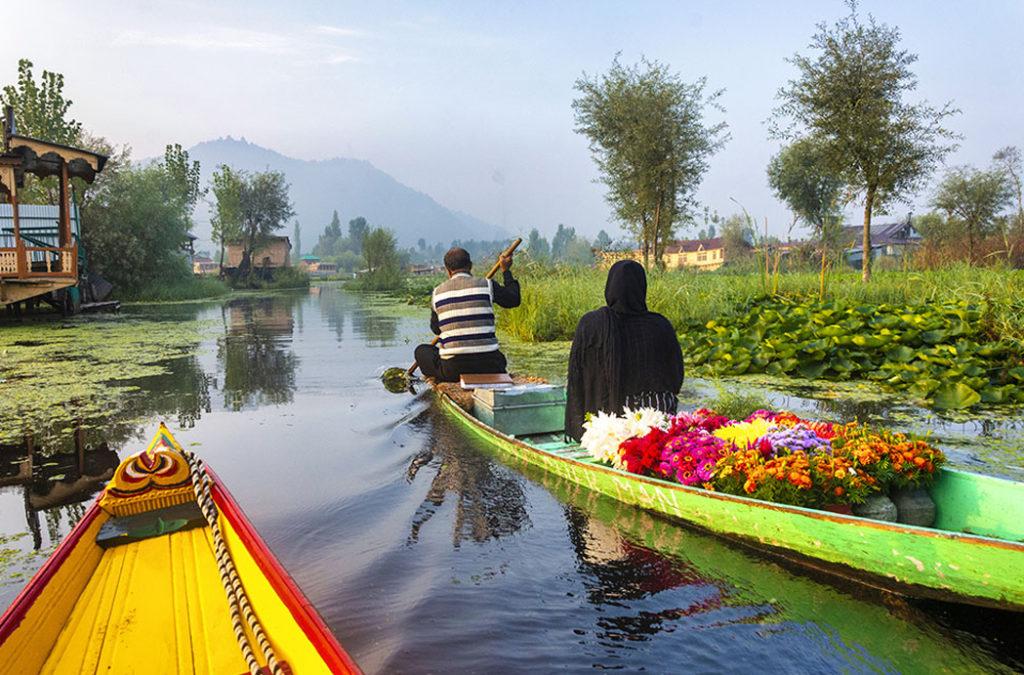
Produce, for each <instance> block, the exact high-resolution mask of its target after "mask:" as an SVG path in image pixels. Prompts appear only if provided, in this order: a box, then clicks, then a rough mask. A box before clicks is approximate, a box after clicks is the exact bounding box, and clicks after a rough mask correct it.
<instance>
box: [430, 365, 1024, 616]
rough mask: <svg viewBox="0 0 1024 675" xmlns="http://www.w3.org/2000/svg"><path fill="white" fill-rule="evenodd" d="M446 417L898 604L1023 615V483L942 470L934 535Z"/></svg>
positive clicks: (456, 407)
mask: <svg viewBox="0 0 1024 675" xmlns="http://www.w3.org/2000/svg"><path fill="white" fill-rule="evenodd" d="M436 393H437V396H438V399H439V401H440V404H441V406H442V408H443V409H444V410H445V411H446V412H448V413H449V414H450V415H451V416H452V417H453V418H454V419H455V420H457V421H458V422H459V423H460V424H461V425H462V426H464V427H465V428H466V429H468V430H469V431H471V432H472V433H473V434H475V435H477V436H479V437H480V438H482V439H484V440H485V441H486V442H487V443H488V444H489V445H490V446H491V447H493V448H494V449H495V450H497V451H498V452H500V453H501V454H503V455H505V456H507V457H511V458H515V459H517V460H521V461H524V462H527V463H529V464H533V465H535V466H538V467H540V468H542V469H544V470H546V471H548V472H550V473H553V474H555V475H558V476H562V477H564V478H566V479H568V480H570V481H573V482H575V483H578V484H580V485H583V486H584V487H587V488H589V489H591V490H593V491H595V492H599V493H603V494H606V495H608V496H610V497H613V498H615V499H617V500H619V501H622V502H626V503H628V504H632V505H634V506H638V507H641V508H644V509H647V510H649V511H652V512H655V513H657V514H660V515H662V516H667V517H669V518H672V519H675V520H679V521H683V522H685V523H688V524H690V525H695V526H697V527H700V528H701V529H704V530H707V531H709V532H712V533H715V534H718V535H721V536H724V537H727V538H730V539H733V540H736V541H739V542H741V543H744V544H750V545H753V546H755V547H757V548H758V549H762V550H767V551H769V552H771V553H773V554H777V555H780V556H782V557H784V558H788V559H792V560H794V561H796V562H799V563H800V564H802V565H805V566H809V567H812V568H815V569H818V570H822V571H826V572H829V573H832V574H837V575H839V576H842V577H846V578H850V579H855V580H857V581H860V582H862V583H866V584H868V585H871V586H875V587H878V588H882V589H886V590H890V591H893V592H896V593H900V594H903V595H908V596H913V597H923V598H933V599H939V600H946V601H952V602H962V603H968V604H974V605H979V606H984V607H994V608H1000V609H1008V610H1013V611H1024V483H1019V482H1014V481H1009V480H1003V479H1000V478H994V477H991V476H983V475H980V474H975V473H969V472H966V471H959V470H954V469H946V468H944V469H942V471H941V475H939V476H938V477H937V478H936V481H935V483H934V485H933V486H932V488H931V490H930V491H931V495H932V498H933V499H934V500H935V503H936V507H937V520H936V523H935V526H934V527H932V528H924V527H915V526H911V525H903V524H899V523H889V522H883V521H879V520H872V519H868V518H859V517H856V516H848V515H843V514H838V513H832V512H827V511H818V510H815V509H807V508H801V507H797V506H788V505H786V504H774V503H770V502H764V501H760V500H757V499H750V498H747V497H741V496H735V495H729V494H723V493H718V492H710V491H707V490H703V489H700V488H694V487H687V486H685V485H681V484H679V483H675V482H670V481H666V480H662V479H659V478H651V477H647V476H639V475H636V474H631V473H628V472H626V471H622V470H619V469H615V468H612V467H610V466H607V465H604V464H602V463H599V462H597V461H596V460H594V459H593V458H591V457H590V455H589V454H587V452H586V451H585V450H583V449H582V448H581V447H580V446H579V445H578V444H573V443H566V442H565V441H564V440H563V434H561V433H554V434H551V433H548V434H542V435H537V436H525V437H520V438H515V437H512V436H508V435H505V434H503V433H501V432H500V431H498V430H496V429H494V428H492V427H489V426H487V425H486V424H484V423H483V422H481V421H480V420H478V419H477V418H476V417H474V416H473V413H472V412H471V406H469V405H467V404H466V401H465V398H464V397H463V396H460V395H459V393H458V392H457V389H453V388H449V387H448V386H446V385H441V386H440V387H438V388H437V390H436Z"/></svg>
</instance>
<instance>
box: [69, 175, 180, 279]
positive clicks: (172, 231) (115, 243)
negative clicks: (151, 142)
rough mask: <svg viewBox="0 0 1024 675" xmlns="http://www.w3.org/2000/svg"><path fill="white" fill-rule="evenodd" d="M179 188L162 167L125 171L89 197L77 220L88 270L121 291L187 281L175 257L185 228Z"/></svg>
mask: <svg viewBox="0 0 1024 675" xmlns="http://www.w3.org/2000/svg"><path fill="white" fill-rule="evenodd" d="M178 187H179V186H177V185H176V184H175V179H174V177H173V176H172V175H171V174H170V173H169V172H168V170H167V167H166V166H165V165H164V164H163V162H157V163H153V164H150V165H148V166H145V167H142V168H126V169H124V170H123V171H121V172H120V173H118V174H116V175H115V178H114V179H113V180H111V181H109V182H107V183H106V184H105V185H104V189H103V190H102V191H101V192H99V193H96V194H94V195H93V198H92V199H91V200H90V202H89V204H88V206H87V207H83V209H82V218H83V220H84V221H87V222H88V224H89V226H88V227H83V228H82V239H83V244H84V245H85V248H86V250H88V251H89V264H90V267H91V268H92V269H93V270H95V271H96V272H97V273H99V274H102V275H103V276H104V277H106V278H107V279H108V280H109V281H110V282H112V283H113V284H114V285H115V286H117V287H119V288H122V289H134V290H136V291H137V290H138V289H139V288H142V287H145V286H147V285H149V284H151V283H154V282H156V281H165V280H167V281H169V280H176V279H181V278H185V277H188V276H190V275H191V274H192V270H191V267H190V265H189V264H188V261H187V260H186V259H185V257H184V256H183V255H182V254H181V244H182V242H183V241H184V239H185V235H186V234H187V233H188V231H189V228H190V227H191V221H190V220H189V212H188V210H187V208H186V207H185V205H184V202H183V201H181V200H180V199H175V198H169V196H170V195H173V194H174V193H175V192H176V190H177V189H178Z"/></svg>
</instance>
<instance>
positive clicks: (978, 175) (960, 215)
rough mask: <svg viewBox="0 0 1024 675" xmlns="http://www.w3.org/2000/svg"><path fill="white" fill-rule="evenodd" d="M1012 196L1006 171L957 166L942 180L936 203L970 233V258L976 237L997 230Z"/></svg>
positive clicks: (964, 230)
mask: <svg viewBox="0 0 1024 675" xmlns="http://www.w3.org/2000/svg"><path fill="white" fill-rule="evenodd" d="M1012 199H1013V190H1012V187H1011V184H1010V181H1009V180H1008V176H1007V175H1006V173H1004V172H1003V171H1001V170H999V169H993V170H991V171H979V170H978V169H974V168H972V167H957V168H953V169H950V170H949V171H948V172H947V173H946V175H945V177H944V178H943V179H942V182H941V183H939V186H938V188H937V189H936V191H935V196H934V197H933V199H932V206H934V207H935V208H937V209H940V210H942V211H945V212H946V213H947V214H948V216H949V219H948V220H949V222H950V224H957V225H959V226H960V228H962V230H963V232H964V233H965V234H966V235H967V242H968V244H967V245H968V256H969V259H970V260H973V259H974V243H975V241H976V240H978V239H981V238H984V237H987V236H989V235H991V234H993V233H994V232H995V230H996V229H997V222H996V216H998V215H999V213H1000V212H1002V210H1003V209H1004V208H1006V207H1007V206H1009V205H1010V203H1011V200H1012Z"/></svg>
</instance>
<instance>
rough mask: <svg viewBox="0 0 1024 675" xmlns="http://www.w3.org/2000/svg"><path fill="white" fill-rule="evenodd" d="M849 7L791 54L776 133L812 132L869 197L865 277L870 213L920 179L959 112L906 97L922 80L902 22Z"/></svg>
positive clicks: (832, 164) (866, 274)
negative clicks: (947, 122) (804, 48)
mask: <svg viewBox="0 0 1024 675" xmlns="http://www.w3.org/2000/svg"><path fill="white" fill-rule="evenodd" d="M848 4H849V7H850V13H849V15H848V16H846V17H844V18H842V19H840V20H839V21H837V22H836V23H835V24H834V25H832V26H828V25H826V24H819V25H818V32H817V33H816V34H815V35H814V37H813V39H812V41H811V49H812V50H813V52H814V53H813V54H812V55H810V56H804V55H800V54H797V55H795V56H793V58H791V59H789V62H790V63H792V64H793V65H795V66H796V68H797V70H798V71H799V75H798V77H797V78H796V79H794V80H791V81H790V82H789V83H788V84H787V85H786V86H784V87H782V88H781V89H780V90H779V93H778V97H779V99H780V100H781V101H782V103H781V104H780V106H779V107H778V108H777V109H776V110H775V112H774V115H773V126H772V132H773V135H774V136H776V137H780V138H787V139H789V138H798V137H800V136H811V135H813V136H815V137H817V138H819V139H821V141H822V142H823V143H824V146H823V147H824V149H825V159H826V162H827V164H828V165H829V168H830V169H831V171H832V172H834V173H835V175H837V176H839V177H841V178H842V180H843V182H844V183H845V184H846V185H847V186H849V187H850V188H852V189H853V190H854V191H855V193H856V194H859V195H863V199H864V235H863V246H864V260H863V267H862V277H863V280H864V282H865V283H866V282H867V281H868V280H869V279H870V278H871V217H872V215H873V214H874V213H876V212H883V210H884V209H885V207H886V206H887V205H889V204H891V203H893V202H896V201H905V200H906V199H907V198H908V197H909V196H910V195H912V194H913V193H914V192H916V191H917V190H918V189H919V188H920V187H922V186H923V184H924V183H925V181H927V179H928V177H929V176H930V175H931V173H932V172H933V171H934V170H935V168H936V167H937V166H938V165H939V164H940V163H941V161H942V159H943V158H944V157H945V156H946V155H947V154H948V153H949V152H951V151H952V150H954V149H955V147H956V146H955V145H954V144H952V143H951V142H950V141H951V140H952V139H954V138H956V135H955V134H953V133H952V132H950V131H949V130H947V129H945V128H944V127H943V126H942V123H943V120H944V119H945V118H947V117H949V116H950V115H953V114H954V113H956V112H958V111H957V110H955V109H954V108H953V107H952V106H951V105H950V104H948V103H947V104H945V105H944V106H942V107H941V108H936V107H933V106H931V105H929V104H928V103H927V102H923V101H922V102H916V103H911V102H908V101H907V100H906V99H907V98H908V95H909V94H911V93H912V92H913V91H914V90H915V89H916V88H917V76H916V75H914V73H913V72H912V71H911V66H912V65H913V64H914V63H915V62H916V61H917V55H916V54H911V53H910V52H908V51H906V50H905V49H902V48H901V47H900V31H899V29H898V28H894V27H890V26H887V25H885V24H880V23H877V22H876V21H875V20H874V18H873V17H871V16H869V17H868V20H867V22H866V23H864V22H862V21H861V20H860V17H859V16H858V15H857V4H856V2H852V1H851V2H849V3H848Z"/></svg>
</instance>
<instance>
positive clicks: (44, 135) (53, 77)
mask: <svg viewBox="0 0 1024 675" xmlns="http://www.w3.org/2000/svg"><path fill="white" fill-rule="evenodd" d="M32 68H33V64H32V62H31V61H29V60H28V59H20V60H19V61H18V79H17V82H16V83H15V84H10V85H7V86H5V87H4V88H3V91H2V94H0V109H2V108H4V107H6V106H11V107H12V108H13V109H14V121H15V126H16V128H17V131H18V133H19V134H21V135H23V136H32V137H33V138H38V139H40V140H44V141H50V142H51V143H60V144H62V145H73V146H78V145H81V141H82V134H83V132H82V124H81V122H79V121H77V120H75V119H73V118H72V117H71V116H70V110H71V104H72V101H71V99H69V98H65V97H64V76H63V75H61V74H60V73H54V72H51V71H49V70H44V71H43V73H42V76H41V77H40V79H39V80H38V81H37V80H36V78H35V75H34V74H33V72H32ZM18 193H19V194H18V198H19V201H21V202H22V203H23V204H32V203H52V202H55V201H56V200H57V179H56V178H55V177H50V178H46V179H38V178H36V177H35V176H26V179H25V185H24V187H22V188H19V190H18Z"/></svg>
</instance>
